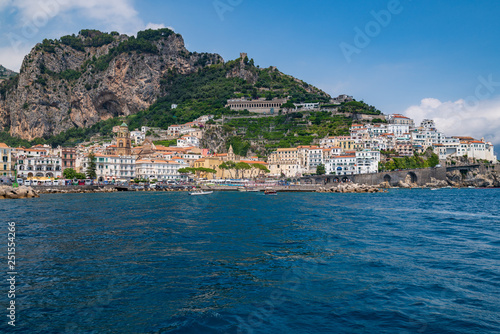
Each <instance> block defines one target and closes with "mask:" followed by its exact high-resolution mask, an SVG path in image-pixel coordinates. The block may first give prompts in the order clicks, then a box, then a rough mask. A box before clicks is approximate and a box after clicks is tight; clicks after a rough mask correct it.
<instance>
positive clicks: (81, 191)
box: [38, 187, 117, 194]
mask: <svg viewBox="0 0 500 334" xmlns="http://www.w3.org/2000/svg"><path fill="white" fill-rule="evenodd" d="M116 191H117V190H116V189H115V188H110V187H108V188H104V187H103V188H94V187H88V188H84V187H81V188H56V187H54V188H45V187H44V188H42V189H40V190H39V191H38V193H39V194H90V193H113V192H116Z"/></svg>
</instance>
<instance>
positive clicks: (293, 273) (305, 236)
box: [0, 189, 500, 333]
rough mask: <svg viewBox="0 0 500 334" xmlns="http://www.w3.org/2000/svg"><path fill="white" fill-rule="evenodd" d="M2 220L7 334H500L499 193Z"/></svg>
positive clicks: (118, 197)
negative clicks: (11, 236) (11, 244)
mask: <svg viewBox="0 0 500 334" xmlns="http://www.w3.org/2000/svg"><path fill="white" fill-rule="evenodd" d="M0 217H2V219H1V220H2V222H1V226H2V227H1V231H2V233H1V234H0V236H2V239H3V240H4V241H3V243H4V246H2V247H0V249H2V250H3V251H2V252H3V253H4V255H3V257H4V259H5V270H4V271H5V274H2V276H4V277H5V278H7V274H6V273H7V271H8V270H7V260H6V257H7V222H9V221H13V222H15V223H16V240H15V241H16V257H17V262H16V271H17V272H18V275H17V276H16V299H15V301H16V326H15V328H13V327H11V326H9V325H7V321H8V318H7V316H6V315H7V310H6V307H7V306H8V302H9V299H8V297H7V291H8V289H9V287H8V284H7V283H6V279H2V284H1V291H3V292H1V295H0V300H1V301H2V303H1V304H2V306H3V307H1V309H3V310H4V311H0V315H1V317H0V330H1V331H2V332H5V333H7V332H16V333H498V332H500V190H498V189H491V190H490V189H449V190H446V189H442V190H439V191H430V190H391V191H390V192H389V193H379V194H315V193H280V194H278V196H264V195H262V194H260V193H236V192H233V193H228V192H220V193H213V194H212V195H209V196H187V194H185V193H162V192H158V193H144V192H141V193H114V194H72V195H43V196H42V197H41V198H38V199H33V200H18V201H1V202H0ZM2 312H3V314H2Z"/></svg>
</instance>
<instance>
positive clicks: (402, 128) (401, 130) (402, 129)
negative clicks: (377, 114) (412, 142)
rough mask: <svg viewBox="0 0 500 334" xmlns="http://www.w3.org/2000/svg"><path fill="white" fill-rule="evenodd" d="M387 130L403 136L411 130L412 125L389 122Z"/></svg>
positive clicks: (397, 135)
mask: <svg viewBox="0 0 500 334" xmlns="http://www.w3.org/2000/svg"><path fill="white" fill-rule="evenodd" d="M387 132H389V133H393V134H394V135H395V136H396V137H401V136H403V135H404V134H406V133H409V132H410V126H409V125H408V124H389V125H388V126H387Z"/></svg>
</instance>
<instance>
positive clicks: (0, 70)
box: [0, 65, 17, 82]
mask: <svg viewBox="0 0 500 334" xmlns="http://www.w3.org/2000/svg"><path fill="white" fill-rule="evenodd" d="M15 75H17V73H16V72H14V71H11V70H9V69H7V68H5V67H3V66H2V65H0V82H2V81H4V80H6V79H8V78H10V77H13V76H15Z"/></svg>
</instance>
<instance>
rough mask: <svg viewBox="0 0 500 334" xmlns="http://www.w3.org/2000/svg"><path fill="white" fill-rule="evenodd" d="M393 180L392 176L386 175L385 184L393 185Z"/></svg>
mask: <svg viewBox="0 0 500 334" xmlns="http://www.w3.org/2000/svg"><path fill="white" fill-rule="evenodd" d="M391 180H392V178H391V176H390V175H389V174H385V176H384V182H388V183H391Z"/></svg>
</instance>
